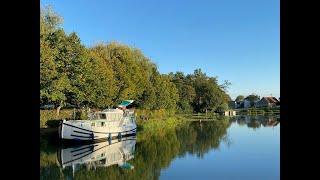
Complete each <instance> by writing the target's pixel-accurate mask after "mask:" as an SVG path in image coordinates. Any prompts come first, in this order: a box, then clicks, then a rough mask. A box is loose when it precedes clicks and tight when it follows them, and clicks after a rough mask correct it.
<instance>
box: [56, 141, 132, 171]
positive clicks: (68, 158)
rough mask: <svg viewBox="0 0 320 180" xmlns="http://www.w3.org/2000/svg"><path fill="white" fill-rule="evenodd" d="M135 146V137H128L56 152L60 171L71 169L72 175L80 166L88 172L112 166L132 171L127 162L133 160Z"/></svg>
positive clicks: (61, 149)
mask: <svg viewBox="0 0 320 180" xmlns="http://www.w3.org/2000/svg"><path fill="white" fill-rule="evenodd" d="M135 144H136V136H129V137H125V138H122V139H113V140H110V141H105V142H100V143H95V144H85V145H78V146H71V147H65V148H64V147H63V148H60V149H59V150H58V153H57V155H58V161H59V164H60V166H61V167H62V169H66V168H68V167H72V173H73V174H74V173H75V171H77V170H78V169H79V168H80V167H81V166H85V167H86V168H87V169H88V170H90V169H96V168H97V167H108V166H112V165H118V166H119V167H120V168H124V169H133V168H134V167H133V166H132V165H131V164H129V163H128V162H127V161H128V160H130V159H133V158H134V151H135Z"/></svg>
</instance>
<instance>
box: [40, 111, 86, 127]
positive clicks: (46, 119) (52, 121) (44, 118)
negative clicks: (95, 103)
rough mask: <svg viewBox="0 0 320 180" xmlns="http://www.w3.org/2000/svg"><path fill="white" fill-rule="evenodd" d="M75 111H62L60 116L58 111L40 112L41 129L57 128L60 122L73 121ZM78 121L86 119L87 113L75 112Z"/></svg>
mask: <svg viewBox="0 0 320 180" xmlns="http://www.w3.org/2000/svg"><path fill="white" fill-rule="evenodd" d="M73 118H74V110H73V109H62V110H60V113H59V115H57V112H56V110H40V128H48V127H57V126H58V123H59V121H60V120H63V119H73ZM75 118H76V119H85V118H86V113H85V112H84V111H81V110H75Z"/></svg>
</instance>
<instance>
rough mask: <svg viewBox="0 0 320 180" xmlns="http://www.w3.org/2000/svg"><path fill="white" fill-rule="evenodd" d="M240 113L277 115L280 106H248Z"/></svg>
mask: <svg viewBox="0 0 320 180" xmlns="http://www.w3.org/2000/svg"><path fill="white" fill-rule="evenodd" d="M238 114H239V115H277V114H280V108H278V107H275V108H248V109H245V110H241V111H239V113H238Z"/></svg>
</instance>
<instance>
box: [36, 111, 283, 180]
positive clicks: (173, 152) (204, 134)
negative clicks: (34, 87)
mask: <svg viewBox="0 0 320 180" xmlns="http://www.w3.org/2000/svg"><path fill="white" fill-rule="evenodd" d="M152 134H156V135H152ZM152 134H150V133H146V132H143V131H141V132H138V134H137V136H131V137H128V138H123V139H121V140H120V139H117V140H113V141H112V142H101V143H96V144H88V145H78V146H62V145H59V143H57V142H56V139H55V138H54V137H52V136H50V135H49V136H43V137H41V139H40V142H41V143H40V144H41V149H40V176H41V179H139V180H140V179H246V180H248V179H259V180H264V179H265V180H272V179H280V119H277V118H276V117H265V116H256V117H254V116H236V117H233V118H227V117H226V118H222V119H219V120H216V121H206V122H201V123H200V122H188V123H186V124H185V125H183V126H181V127H179V128H177V129H175V130H168V131H161V133H160V132H159V133H152Z"/></svg>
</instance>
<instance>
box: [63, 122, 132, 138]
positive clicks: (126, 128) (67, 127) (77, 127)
mask: <svg viewBox="0 0 320 180" xmlns="http://www.w3.org/2000/svg"><path fill="white" fill-rule="evenodd" d="M74 122H75V121H73V122H72V121H66V120H63V121H62V122H61V124H60V127H59V137H60V138H61V139H63V140H76V141H96V140H103V139H113V138H115V137H118V138H121V137H124V136H128V135H133V134H136V130H137V126H136V124H135V123H130V124H123V125H122V124H120V125H119V124H115V123H117V122H110V123H108V124H106V126H105V127H92V126H91V125H90V123H91V122H90V121H77V123H74Z"/></svg>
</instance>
